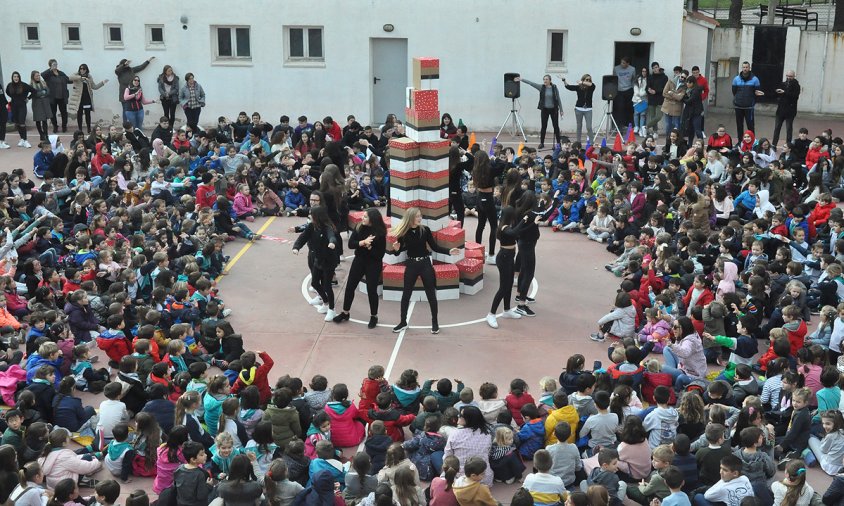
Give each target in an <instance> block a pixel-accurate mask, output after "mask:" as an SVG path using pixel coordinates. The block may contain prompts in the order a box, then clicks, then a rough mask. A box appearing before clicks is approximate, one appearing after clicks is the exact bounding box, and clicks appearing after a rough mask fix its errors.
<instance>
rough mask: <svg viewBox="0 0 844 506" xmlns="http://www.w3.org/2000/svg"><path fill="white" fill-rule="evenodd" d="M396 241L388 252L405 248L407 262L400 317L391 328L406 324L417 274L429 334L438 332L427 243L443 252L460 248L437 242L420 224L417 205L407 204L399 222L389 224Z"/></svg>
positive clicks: (453, 252) (396, 329) (397, 329)
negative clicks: (426, 307)
mask: <svg viewBox="0 0 844 506" xmlns="http://www.w3.org/2000/svg"><path fill="white" fill-rule="evenodd" d="M393 234H394V235H395V236H396V242H395V243H393V250H392V251H389V253H391V254H393V255H398V254H399V253H401V252H402V251H407V262H406V263H405V269H404V289H403V291H402V294H401V321H400V322H399V324H398V325H396V326H395V327H393V332H401V331H402V330H404V329H406V328H407V310H408V308H409V307H410V296H411V295H412V294H413V287H414V286H415V285H416V280H417V279H418V278H419V277H420V276H421V277H422V285H423V286H424V287H425V296H426V297H427V298H428V305H429V306H431V334H439V332H440V325H439V323H438V322H437V277H436V275H435V274H434V265H433V264H432V263H431V253H430V252H429V251H428V247H430V248H431V250H433V251H436V252H437V253H442V254H443V255H457V254H458V253H460V248H451V249H450V250H447V249H445V248H443V247H440V246H439V245H437V243H436V241H434V236H433V234H431V230H430V229H429V228H428V227H426V226H424V225H422V213H421V212H420V211H419V208H416V207H411V208H410V209H408V210H407V213H405V215H404V217H402V219H401V221H400V222H399V224H398V225H397V226H396V227H395V228H393Z"/></svg>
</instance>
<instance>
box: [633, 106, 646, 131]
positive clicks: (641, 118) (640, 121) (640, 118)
mask: <svg viewBox="0 0 844 506" xmlns="http://www.w3.org/2000/svg"><path fill="white" fill-rule="evenodd" d="M647 124H648V110H647V109H645V110H644V111H643V112H635V109H634V112H633V128H642V127H644V126H646V125H647Z"/></svg>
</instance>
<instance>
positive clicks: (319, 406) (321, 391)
mask: <svg viewBox="0 0 844 506" xmlns="http://www.w3.org/2000/svg"><path fill="white" fill-rule="evenodd" d="M261 359H262V360H263V357H261ZM310 387H311V389H310V390H309V391H307V392H305V400H306V401H308V405H309V406H310V407H311V411H312V412H313V413H318V412H320V411H322V410H323V408H325V405H326V404H327V403H328V401H330V400H331V391H330V390H329V389H328V380H327V379H326V378H325V376H322V375H321V374H317V375H316V376H314V377H313V378H311V384H310Z"/></svg>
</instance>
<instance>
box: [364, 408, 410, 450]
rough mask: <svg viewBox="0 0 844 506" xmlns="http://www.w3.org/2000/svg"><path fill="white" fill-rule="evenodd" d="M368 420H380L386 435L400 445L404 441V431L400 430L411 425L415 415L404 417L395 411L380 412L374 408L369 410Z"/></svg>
mask: <svg viewBox="0 0 844 506" xmlns="http://www.w3.org/2000/svg"><path fill="white" fill-rule="evenodd" d="M369 418H370V420H381V421H382V422H384V426H385V427H386V428H387V435H388V436H390V438H391V439H392V440H393V441H396V442H399V443H401V442H402V441H404V430H402V428H403V427H407V426H408V425H410V424H411V423H413V420H415V419H416V415H404V414H402V413H401V412H400V411H399V410H397V409H385V410H381V409H379V408H377V407H375V408H372V409H370V410H369Z"/></svg>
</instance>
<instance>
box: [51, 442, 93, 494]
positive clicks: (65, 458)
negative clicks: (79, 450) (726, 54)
mask: <svg viewBox="0 0 844 506" xmlns="http://www.w3.org/2000/svg"><path fill="white" fill-rule="evenodd" d="M38 463H39V464H41V470H42V471H43V472H44V477H45V479H46V483H47V488H50V489H53V488H55V487H56V484H57V483H58V482H60V481H62V480H63V479H65V478H72V479H73V481H77V480H78V479H79V475H87V474H92V473H95V472H97V471H98V470H99V469H100V467H101V466H102V463H101V462H100V461H99V460H96V459H94V460H82V457H81V456H80V455H77V454H76V452H74V451H73V450H70V449H68V448H61V449H57V450H53V451H51V452H50V453H48V454H47V456H46V457H41V458H40V459H38Z"/></svg>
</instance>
